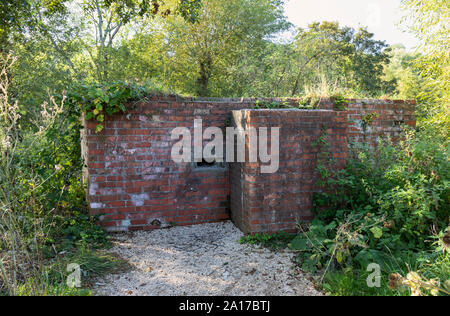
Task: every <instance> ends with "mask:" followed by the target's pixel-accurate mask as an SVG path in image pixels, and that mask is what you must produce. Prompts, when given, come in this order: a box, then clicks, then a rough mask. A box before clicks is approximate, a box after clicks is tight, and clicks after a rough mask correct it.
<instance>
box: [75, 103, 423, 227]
mask: <svg viewBox="0 0 450 316" xmlns="http://www.w3.org/2000/svg"><path fill="white" fill-rule="evenodd" d="M268 101H269V102H270V101H272V100H268ZM288 101H289V102H291V103H292V104H293V105H295V104H296V102H297V100H295V99H292V100H288ZM254 104H255V99H222V100H220V101H218V100H207V99H206V100H204V101H199V100H193V99H183V100H179V99H178V98H176V97H152V98H150V99H149V100H146V101H145V102H139V103H137V104H130V105H129V107H128V108H129V110H128V111H127V113H125V114H116V115H113V116H106V121H105V127H104V129H103V131H102V132H100V133H96V132H95V127H96V125H97V124H96V123H95V122H85V126H86V129H85V130H84V131H82V143H83V157H84V158H85V161H86V168H85V170H84V174H85V179H86V180H87V185H88V194H87V195H88V200H89V205H90V211H91V213H92V214H104V215H103V217H102V221H101V223H102V224H103V225H104V226H105V227H106V228H107V229H108V230H110V231H127V230H141V229H154V228H161V227H167V226H170V225H171V224H173V223H175V224H177V225H192V224H198V223H205V222H214V221H220V220H224V219H229V218H230V206H231V209H232V213H233V219H234V221H235V222H236V223H237V224H238V226H240V227H241V228H242V229H243V230H244V231H247V232H256V231H257V230H260V231H275V230H278V229H284V230H290V229H292V228H293V225H292V223H293V220H294V218H295V217H301V218H306V219H308V218H310V217H311V213H310V205H311V192H312V191H313V182H314V171H313V170H314V166H315V162H316V154H317V153H316V152H315V150H316V149H314V148H312V147H311V144H312V142H313V141H314V139H316V138H317V137H318V136H319V135H320V132H321V127H322V125H323V124H325V125H327V129H328V130H329V131H330V135H331V137H332V141H333V146H334V147H332V148H333V150H334V152H335V154H336V155H337V156H338V158H340V159H344V158H345V152H344V150H343V148H344V147H345V146H346V142H345V138H346V135H347V134H345V133H346V132H345V130H346V126H347V114H349V118H350V119H352V120H356V121H355V122H353V121H351V122H350V123H349V126H350V127H349V133H348V135H350V136H352V137H359V138H360V139H361V138H362V131H361V128H360V127H359V125H358V122H357V120H358V119H360V117H362V116H361V115H365V114H366V113H370V112H371V111H379V112H380V114H381V117H380V118H379V119H375V120H374V126H375V127H377V128H372V129H370V130H369V131H368V135H369V136H368V137H372V136H371V135H372V134H373V135H374V137H375V135H377V136H378V135H379V134H380V133H384V132H388V133H394V134H393V135H394V136H395V135H397V134H395V133H398V130H399V127H398V126H397V124H398V123H401V122H405V123H406V124H408V125H413V123H414V122H415V120H414V117H413V108H414V104H413V103H411V102H403V101H401V102H399V101H366V102H362V101H356V100H353V101H351V102H350V105H349V109H350V111H349V112H348V113H347V112H336V111H319V110H309V111H303V110H271V111H269V110H261V111H249V113H250V121H249V124H252V125H254V126H258V124H260V125H259V126H264V127H266V126H267V123H270V124H269V125H270V126H276V125H277V126H280V127H282V130H281V132H280V134H281V135H280V140H282V141H283V142H282V144H281V148H280V156H281V157H280V171H279V172H278V173H275V174H272V175H260V174H258V173H257V169H255V168H254V166H253V165H251V164H247V163H242V164H232V167H231V168H229V167H228V166H227V165H226V164H225V168H205V169H201V168H197V167H196V166H195V165H194V164H192V163H183V164H176V163H174V162H173V161H172V160H171V157H170V153H171V147H172V144H173V143H174V141H171V138H170V136H171V131H172V129H174V128H175V127H187V128H189V129H191V131H192V130H193V125H194V119H196V118H201V119H203V129H206V128H207V127H209V126H217V127H220V128H222V129H224V128H225V126H226V125H227V124H228V123H229V122H231V113H232V111H233V110H242V109H251V108H253V107H254ZM322 107H324V108H330V107H332V106H331V105H330V104H329V103H326V102H325V103H323V104H322ZM360 112H362V114H361V113H360ZM267 114H270V115H267ZM252 118H253V119H252ZM259 119H260V120H261V121H259V122H258V120H259ZM264 124H266V125H264ZM270 126H268V127H270ZM224 135H225V132H224ZM246 176H247V177H246ZM230 181H231V184H230ZM280 188H283V191H280ZM230 195H231V196H233V198H230ZM234 197H238V198H234ZM260 198H263V199H262V200H261V201H259V202H258V199H260ZM250 211H251V212H250ZM258 211H259V212H261V211H262V212H263V213H262V214H260V215H258V216H259V217H257V216H256V215H255V214H257V212H258ZM258 221H259V222H258Z"/></svg>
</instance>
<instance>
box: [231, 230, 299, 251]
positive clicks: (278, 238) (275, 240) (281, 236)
mask: <svg viewBox="0 0 450 316" xmlns="http://www.w3.org/2000/svg"><path fill="white" fill-rule="evenodd" d="M294 237H295V235H293V234H288V233H284V232H279V233H275V234H255V235H248V236H243V237H242V238H241V239H240V240H239V243H240V244H250V245H261V246H263V247H266V248H269V249H272V250H279V249H284V248H287V247H288V245H289V243H290V242H291V241H292V239H294Z"/></svg>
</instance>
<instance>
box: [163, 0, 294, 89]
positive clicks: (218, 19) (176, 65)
mask: <svg viewBox="0 0 450 316" xmlns="http://www.w3.org/2000/svg"><path fill="white" fill-rule="evenodd" d="M288 26H289V24H288V23H287V22H286V20H285V17H284V15H283V10H282V1H279V0H256V1H250V0H230V1H220V0H207V1H204V2H203V6H202V9H201V11H200V14H199V19H198V22H197V23H194V24H186V23H185V22H183V21H181V20H180V19H172V20H168V23H167V25H166V32H167V34H168V35H169V42H170V43H169V45H170V48H171V51H170V54H171V55H172V56H173V57H172V58H171V63H172V65H173V69H172V70H171V76H173V78H172V79H171V80H172V83H173V84H174V86H175V87H176V88H179V89H181V90H183V91H186V92H189V93H195V94H196V95H199V96H211V95H216V96H219V95H230V94H231V93H233V92H232V91H231V89H229V88H227V87H229V86H230V85H233V80H234V79H236V78H238V77H239V76H241V75H242V70H243V65H244V64H246V62H247V61H248V58H249V56H251V55H252V54H254V53H255V52H260V50H261V49H263V47H264V46H265V44H266V43H267V40H268V39H269V38H270V37H271V36H273V34H276V33H278V32H279V31H282V30H284V29H286V28H287V27H288ZM174 72H175V73H177V74H174ZM178 73H179V74H180V76H178ZM186 74H189V76H187V78H186ZM186 79H187V80H186ZM174 81H175V82H174Z"/></svg>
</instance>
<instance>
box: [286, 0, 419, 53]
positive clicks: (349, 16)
mask: <svg viewBox="0 0 450 316" xmlns="http://www.w3.org/2000/svg"><path fill="white" fill-rule="evenodd" d="M400 3H401V0H286V5H285V13H286V15H287V17H288V19H289V21H290V22H291V23H293V24H294V25H296V26H298V27H303V28H304V27H307V26H308V24H310V23H312V22H320V21H337V22H339V24H340V25H342V26H351V27H354V28H357V27H359V26H367V27H368V30H369V32H371V33H374V34H375V39H377V40H384V41H386V42H387V43H388V44H390V45H393V44H403V45H404V46H405V47H406V48H407V49H408V50H413V49H414V47H416V46H417V44H418V42H417V39H416V38H415V37H414V36H413V35H411V34H409V33H407V32H404V31H402V27H401V26H400V25H399V24H400V20H401V18H402V16H403V14H404V13H403V12H402V11H401V9H400ZM403 28H404V27H403Z"/></svg>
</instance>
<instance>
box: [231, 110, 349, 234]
mask: <svg viewBox="0 0 450 316" xmlns="http://www.w3.org/2000/svg"><path fill="white" fill-rule="evenodd" d="M236 112H244V113H241V114H240V115H236V117H241V116H242V117H244V118H245V119H246V122H244V125H245V127H246V129H249V128H252V127H253V128H259V127H266V126H278V127H280V147H279V148H280V164H279V170H278V172H276V173H274V174H263V173H261V172H260V163H249V162H245V163H232V164H231V180H230V181H231V205H232V208H233V212H232V219H233V221H234V223H235V224H236V225H237V226H238V227H239V228H240V229H241V230H242V231H243V232H245V233H257V232H277V231H296V224H297V222H298V220H299V219H301V220H310V219H312V213H311V209H312V195H313V192H315V191H316V189H315V182H316V180H317V176H318V175H317V171H316V168H317V158H318V153H319V151H320V150H321V148H320V146H319V145H317V144H315V143H316V142H317V141H318V139H319V138H320V137H321V136H322V135H325V134H324V132H326V134H328V136H327V140H328V143H329V152H330V154H331V157H333V158H335V159H336V161H337V163H338V165H339V166H343V165H344V163H345V159H346V157H347V148H348V145H347V132H348V131H347V125H348V124H347V113H346V112H338V111H331V110H243V111H234V114H237V113H236ZM238 124H240V122H239V123H238ZM246 145H247V146H248V141H247V143H246Z"/></svg>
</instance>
